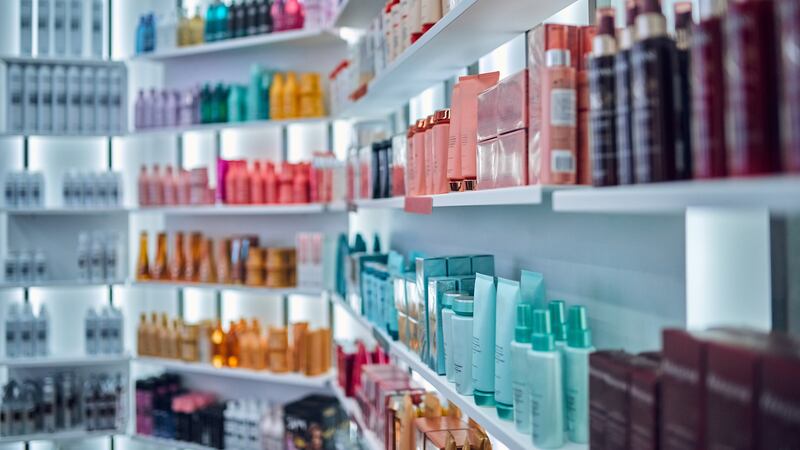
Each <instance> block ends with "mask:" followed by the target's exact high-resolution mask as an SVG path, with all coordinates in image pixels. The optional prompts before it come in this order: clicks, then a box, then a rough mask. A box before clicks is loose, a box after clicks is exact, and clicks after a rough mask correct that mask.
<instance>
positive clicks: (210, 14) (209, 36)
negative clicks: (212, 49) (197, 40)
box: [205, 3, 217, 42]
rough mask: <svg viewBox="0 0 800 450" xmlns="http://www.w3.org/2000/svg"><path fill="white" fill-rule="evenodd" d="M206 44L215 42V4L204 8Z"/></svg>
mask: <svg viewBox="0 0 800 450" xmlns="http://www.w3.org/2000/svg"><path fill="white" fill-rule="evenodd" d="M205 38H206V42H213V41H216V40H217V4H216V3H212V4H210V5H208V7H207V8H206V29H205Z"/></svg>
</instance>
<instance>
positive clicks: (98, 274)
mask: <svg viewBox="0 0 800 450" xmlns="http://www.w3.org/2000/svg"><path fill="white" fill-rule="evenodd" d="M103 241H104V239H103V233H102V232H100V231H97V232H95V233H94V235H93V236H92V244H91V245H92V246H91V253H90V255H89V261H90V266H89V275H90V279H91V281H92V282H93V283H101V282H103V281H104V280H105V279H106V274H105V267H104V266H105V248H104V245H103Z"/></svg>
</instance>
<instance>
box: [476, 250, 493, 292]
mask: <svg viewBox="0 0 800 450" xmlns="http://www.w3.org/2000/svg"><path fill="white" fill-rule="evenodd" d="M471 258H472V273H473V274H475V273H482V274H484V275H491V276H494V255H472V256H471ZM473 290H474V287H473Z"/></svg>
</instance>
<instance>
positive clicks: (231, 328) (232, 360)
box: [225, 320, 242, 367]
mask: <svg viewBox="0 0 800 450" xmlns="http://www.w3.org/2000/svg"><path fill="white" fill-rule="evenodd" d="M239 332H240V330H239V326H238V324H237V323H236V322H234V321H232V320H231V323H230V325H228V334H227V335H226V336H225V346H226V347H227V348H228V351H227V358H228V364H227V365H228V367H239V355H240V354H241V350H242V349H241V347H240V345H239Z"/></svg>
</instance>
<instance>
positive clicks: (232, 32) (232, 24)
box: [225, 2, 240, 39]
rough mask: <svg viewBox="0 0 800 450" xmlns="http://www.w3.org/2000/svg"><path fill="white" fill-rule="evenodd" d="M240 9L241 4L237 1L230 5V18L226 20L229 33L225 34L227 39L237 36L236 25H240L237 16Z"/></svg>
mask: <svg viewBox="0 0 800 450" xmlns="http://www.w3.org/2000/svg"><path fill="white" fill-rule="evenodd" d="M239 9H240V8H239V4H238V3H236V2H232V3H231V4H230V5H229V6H228V20H227V22H226V23H227V26H228V34H227V35H226V36H225V38H226V39H233V38H235V37H236V27H237V26H238V24H237V23H236V16H237V15H238V12H239Z"/></svg>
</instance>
